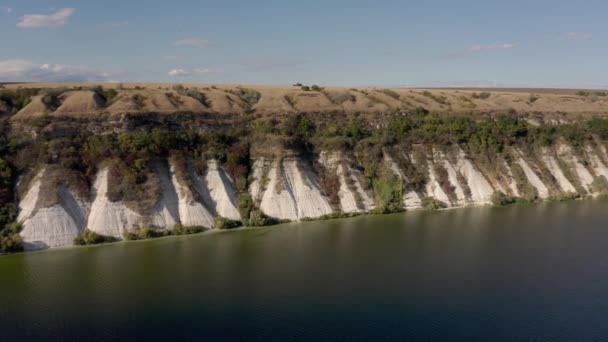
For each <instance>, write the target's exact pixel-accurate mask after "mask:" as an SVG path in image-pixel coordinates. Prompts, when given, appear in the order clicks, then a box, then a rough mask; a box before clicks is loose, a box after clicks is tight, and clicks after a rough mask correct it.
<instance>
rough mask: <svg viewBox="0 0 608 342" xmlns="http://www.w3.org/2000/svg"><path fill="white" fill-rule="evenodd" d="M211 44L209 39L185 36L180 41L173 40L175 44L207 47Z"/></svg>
mask: <svg viewBox="0 0 608 342" xmlns="http://www.w3.org/2000/svg"><path fill="white" fill-rule="evenodd" d="M209 44H211V42H210V41H208V40H207V39H200V38H185V39H180V40H178V41H175V42H173V45H175V46H195V47H205V46H208V45H209Z"/></svg>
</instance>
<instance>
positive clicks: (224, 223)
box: [213, 216, 242, 229]
mask: <svg viewBox="0 0 608 342" xmlns="http://www.w3.org/2000/svg"><path fill="white" fill-rule="evenodd" d="M213 223H214V224H213V225H214V227H215V228H216V229H233V228H238V227H240V226H241V225H242V223H241V221H236V220H231V219H229V218H225V217H222V216H216V217H215V220H214V222H213Z"/></svg>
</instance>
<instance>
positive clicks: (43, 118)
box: [30, 113, 51, 128]
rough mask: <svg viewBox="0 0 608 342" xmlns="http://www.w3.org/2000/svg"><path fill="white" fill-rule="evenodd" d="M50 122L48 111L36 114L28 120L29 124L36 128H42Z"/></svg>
mask: <svg viewBox="0 0 608 342" xmlns="http://www.w3.org/2000/svg"><path fill="white" fill-rule="evenodd" d="M50 123H51V117H50V116H49V114H48V113H43V114H42V115H40V116H36V117H34V118H32V119H31V120H30V125H31V126H32V127H36V128H44V127H46V126H48V124H50Z"/></svg>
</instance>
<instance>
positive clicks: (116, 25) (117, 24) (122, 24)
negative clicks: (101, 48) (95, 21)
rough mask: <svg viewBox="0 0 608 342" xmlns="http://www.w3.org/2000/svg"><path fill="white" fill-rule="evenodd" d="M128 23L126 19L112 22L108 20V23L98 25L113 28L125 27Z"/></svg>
mask: <svg viewBox="0 0 608 342" xmlns="http://www.w3.org/2000/svg"><path fill="white" fill-rule="evenodd" d="M128 25H129V22H128V21H126V20H125V21H111V22H107V23H101V24H99V25H97V28H100V29H113V28H120V27H125V26H128Z"/></svg>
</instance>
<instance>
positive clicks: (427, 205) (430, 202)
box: [422, 197, 448, 210]
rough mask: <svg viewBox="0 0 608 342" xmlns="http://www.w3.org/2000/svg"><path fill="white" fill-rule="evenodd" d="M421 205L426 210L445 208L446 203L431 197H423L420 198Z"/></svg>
mask: <svg viewBox="0 0 608 342" xmlns="http://www.w3.org/2000/svg"><path fill="white" fill-rule="evenodd" d="M422 207H423V208H424V209H426V210H439V209H445V208H447V207H448V206H447V204H445V203H443V202H441V201H440V200H438V199H435V198H433V197H425V198H423V199H422Z"/></svg>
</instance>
